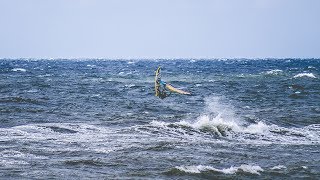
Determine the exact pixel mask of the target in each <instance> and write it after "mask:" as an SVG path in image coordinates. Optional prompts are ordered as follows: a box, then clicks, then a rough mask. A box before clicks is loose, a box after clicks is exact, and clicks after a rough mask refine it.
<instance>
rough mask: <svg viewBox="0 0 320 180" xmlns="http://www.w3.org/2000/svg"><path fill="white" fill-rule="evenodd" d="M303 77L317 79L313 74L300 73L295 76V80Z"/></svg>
mask: <svg viewBox="0 0 320 180" xmlns="http://www.w3.org/2000/svg"><path fill="white" fill-rule="evenodd" d="M301 77H309V78H316V76H315V75H314V74H313V73H300V74H297V75H295V76H293V78H301Z"/></svg>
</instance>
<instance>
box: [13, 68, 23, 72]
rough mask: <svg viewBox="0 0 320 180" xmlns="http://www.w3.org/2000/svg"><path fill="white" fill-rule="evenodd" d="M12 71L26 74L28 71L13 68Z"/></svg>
mask: <svg viewBox="0 0 320 180" xmlns="http://www.w3.org/2000/svg"><path fill="white" fill-rule="evenodd" d="M11 71H14V72H26V71H27V70H26V69H23V68H13V69H12V70H11Z"/></svg>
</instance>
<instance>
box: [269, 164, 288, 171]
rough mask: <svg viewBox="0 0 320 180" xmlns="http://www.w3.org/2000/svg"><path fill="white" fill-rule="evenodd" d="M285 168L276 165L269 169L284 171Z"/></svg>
mask: <svg viewBox="0 0 320 180" xmlns="http://www.w3.org/2000/svg"><path fill="white" fill-rule="evenodd" d="M286 168H287V167H286V166H283V165H278V166H274V167H272V168H270V169H271V170H281V169H286Z"/></svg>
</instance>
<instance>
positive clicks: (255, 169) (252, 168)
mask: <svg viewBox="0 0 320 180" xmlns="http://www.w3.org/2000/svg"><path fill="white" fill-rule="evenodd" d="M175 168H176V169H178V170H180V171H183V172H186V173H195V174H198V173H201V172H207V171H215V172H220V173H223V174H235V173H237V172H241V171H243V172H247V173H251V174H257V175H260V172H263V171H264V170H263V169H262V168H261V167H260V166H256V165H247V164H242V165H240V166H238V167H233V166H231V167H230V168H224V169H218V168H214V167H212V166H203V165H198V166H176V167H175Z"/></svg>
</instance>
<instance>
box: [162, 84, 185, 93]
mask: <svg viewBox="0 0 320 180" xmlns="http://www.w3.org/2000/svg"><path fill="white" fill-rule="evenodd" d="M166 88H167V89H168V90H169V91H171V92H176V93H179V94H185V95H190V94H191V93H189V92H186V91H182V90H180V89H177V88H175V87H173V86H171V84H166Z"/></svg>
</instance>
